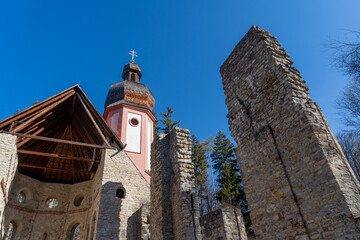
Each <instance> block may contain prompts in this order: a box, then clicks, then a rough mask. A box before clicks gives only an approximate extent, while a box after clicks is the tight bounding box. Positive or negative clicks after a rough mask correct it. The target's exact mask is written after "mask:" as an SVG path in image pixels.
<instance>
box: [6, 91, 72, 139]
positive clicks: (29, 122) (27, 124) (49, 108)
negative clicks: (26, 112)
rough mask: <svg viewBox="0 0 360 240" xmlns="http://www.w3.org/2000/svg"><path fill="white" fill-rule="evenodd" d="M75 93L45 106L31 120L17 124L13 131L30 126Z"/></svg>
mask: <svg viewBox="0 0 360 240" xmlns="http://www.w3.org/2000/svg"><path fill="white" fill-rule="evenodd" d="M74 94H75V93H71V94H69V95H67V96H65V97H63V98H62V99H60V100H59V101H57V102H55V103H53V104H51V105H49V106H47V107H45V108H44V109H42V110H41V111H40V112H39V113H38V114H36V115H35V116H34V117H32V118H30V119H29V120H27V121H26V122H25V123H23V124H21V125H19V126H17V127H16V128H15V129H14V130H13V131H12V132H18V131H20V130H21V129H24V128H25V127H27V126H29V125H30V124H31V123H33V122H34V121H35V120H36V119H38V118H40V117H41V116H43V115H44V114H46V113H48V112H49V111H50V110H52V109H53V108H55V107H56V106H58V105H59V104H61V103H63V102H64V101H66V100H67V99H68V98H70V97H71V96H73V95H74Z"/></svg>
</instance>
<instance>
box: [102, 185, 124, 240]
mask: <svg viewBox="0 0 360 240" xmlns="http://www.w3.org/2000/svg"><path fill="white" fill-rule="evenodd" d="M121 190H122V191H121ZM122 193H123V196H122V197H125V194H126V193H125V189H123V186H122V184H121V183H120V182H107V183H105V184H104V185H103V186H102V189H101V197H100V207H99V216H98V224H97V231H96V238H97V239H119V237H120V225H121V219H120V211H121V206H122V201H123V200H122V198H121V194H122ZM123 237H125V236H123ZM120 238H121V237H120Z"/></svg>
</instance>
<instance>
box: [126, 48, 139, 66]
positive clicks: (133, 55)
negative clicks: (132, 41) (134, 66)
mask: <svg viewBox="0 0 360 240" xmlns="http://www.w3.org/2000/svg"><path fill="white" fill-rule="evenodd" d="M128 54H129V55H131V62H132V63H134V62H135V57H137V56H138V55H137V52H135V50H131V51H129V53H128Z"/></svg>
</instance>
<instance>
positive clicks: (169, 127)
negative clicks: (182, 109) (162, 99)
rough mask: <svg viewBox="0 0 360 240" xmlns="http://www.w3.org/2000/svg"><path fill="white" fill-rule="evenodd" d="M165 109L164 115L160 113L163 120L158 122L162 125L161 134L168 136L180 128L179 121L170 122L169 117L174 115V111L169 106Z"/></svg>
mask: <svg viewBox="0 0 360 240" xmlns="http://www.w3.org/2000/svg"><path fill="white" fill-rule="evenodd" d="M166 109H167V112H166V113H161V116H162V117H163V119H161V120H160V122H161V123H162V124H163V125H164V127H163V128H161V130H162V131H163V133H165V134H168V133H170V132H171V130H173V129H174V128H175V127H179V126H180V121H172V119H171V115H172V114H173V113H174V111H173V110H172V109H171V107H169V106H167V107H166Z"/></svg>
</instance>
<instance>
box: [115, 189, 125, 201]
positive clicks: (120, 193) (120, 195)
mask: <svg viewBox="0 0 360 240" xmlns="http://www.w3.org/2000/svg"><path fill="white" fill-rule="evenodd" d="M116 197H117V198H119V199H123V198H125V189H124V188H123V187H119V188H118V189H116Z"/></svg>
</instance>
